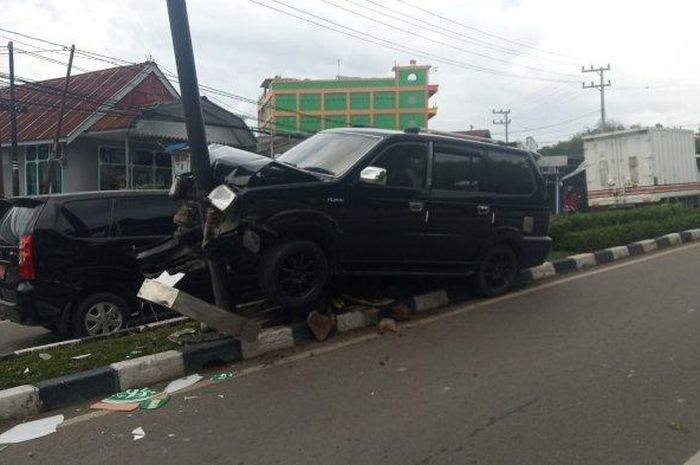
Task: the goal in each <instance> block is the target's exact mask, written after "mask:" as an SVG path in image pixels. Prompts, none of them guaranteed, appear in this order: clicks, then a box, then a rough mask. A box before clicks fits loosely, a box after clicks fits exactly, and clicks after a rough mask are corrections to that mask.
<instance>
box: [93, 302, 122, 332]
mask: <svg viewBox="0 0 700 465" xmlns="http://www.w3.org/2000/svg"><path fill="white" fill-rule="evenodd" d="M123 322H124V316H123V315H122V312H121V310H120V309H119V307H118V306H117V305H115V304H114V303H112V302H98V303H96V304H94V305H93V306H91V307H90V308H89V309H88V311H87V313H86V314H85V330H86V331H87V333H88V334H89V335H90V336H102V335H105V334H112V333H114V332H116V331H118V330H119V329H121V327H122V324H123Z"/></svg>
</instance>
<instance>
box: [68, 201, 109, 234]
mask: <svg viewBox="0 0 700 465" xmlns="http://www.w3.org/2000/svg"><path fill="white" fill-rule="evenodd" d="M111 210H112V199H92V200H76V201H75V202H68V203H66V204H64V205H63V207H62V208H61V214H60V215H59V217H58V224H57V225H56V226H57V228H58V230H59V231H60V232H62V233H63V234H67V235H68V236H73V237H81V238H100V237H107V236H108V235H109V216H110V212H111Z"/></svg>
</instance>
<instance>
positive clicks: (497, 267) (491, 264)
mask: <svg viewBox="0 0 700 465" xmlns="http://www.w3.org/2000/svg"><path fill="white" fill-rule="evenodd" d="M517 275H518V256H517V255H516V253H515V251H514V250H513V248H512V247H510V246H508V245H506V244H497V245H495V246H493V247H491V248H490V249H489V250H488V251H487V252H486V254H485V255H484V257H483V259H482V260H481V263H480V264H479V270H478V272H477V275H476V280H477V286H478V289H479V293H481V295H483V296H485V297H496V296H499V295H501V294H505V293H506V292H508V290H509V289H510V288H511V287H512V286H513V283H514V282H515V278H516V277H517Z"/></svg>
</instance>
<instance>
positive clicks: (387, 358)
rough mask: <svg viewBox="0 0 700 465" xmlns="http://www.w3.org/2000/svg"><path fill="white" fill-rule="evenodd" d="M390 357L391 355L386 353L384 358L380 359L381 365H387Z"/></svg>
mask: <svg viewBox="0 0 700 465" xmlns="http://www.w3.org/2000/svg"><path fill="white" fill-rule="evenodd" d="M390 358H391V357H389V356H388V355H385V356H384V358H383V359H381V360H380V361H379V365H381V366H384V365H386V362H388V361H389V359H390Z"/></svg>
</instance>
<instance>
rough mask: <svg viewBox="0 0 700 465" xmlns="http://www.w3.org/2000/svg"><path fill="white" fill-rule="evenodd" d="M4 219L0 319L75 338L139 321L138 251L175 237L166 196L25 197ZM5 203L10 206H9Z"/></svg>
mask: <svg viewBox="0 0 700 465" xmlns="http://www.w3.org/2000/svg"><path fill="white" fill-rule="evenodd" d="M5 202H9V204H10V207H9V209H8V210H7V211H6V212H5V214H4V216H3V217H2V220H1V221H0V317H3V318H6V319H9V320H11V321H15V322H17V323H20V324H25V325H41V326H45V327H47V328H50V329H52V330H60V331H61V332H67V333H70V334H72V335H74V336H88V335H101V334H108V333H111V332H114V331H117V330H119V329H122V328H124V327H125V324H126V322H127V320H128V319H129V318H130V317H132V316H136V313H137V305H136V303H137V302H136V293H137V291H138V288H139V286H140V285H141V282H142V281H143V276H142V274H141V272H140V270H139V268H138V266H137V264H136V260H135V256H136V253H137V252H138V251H139V250H140V249H141V248H143V247H145V246H149V245H151V244H153V243H154V242H158V241H160V240H162V239H163V238H164V237H170V236H171V235H172V234H173V232H174V230H175V225H174V224H173V220H172V217H173V214H174V213H175V210H176V204H175V203H174V202H173V201H172V199H170V198H169V197H168V195H167V192H166V191H112V192H110V191H106V192H84V193H76V194H59V195H51V196H38V197H23V198H22V197H20V198H14V199H10V200H8V201H5ZM6 206H7V205H6Z"/></svg>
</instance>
